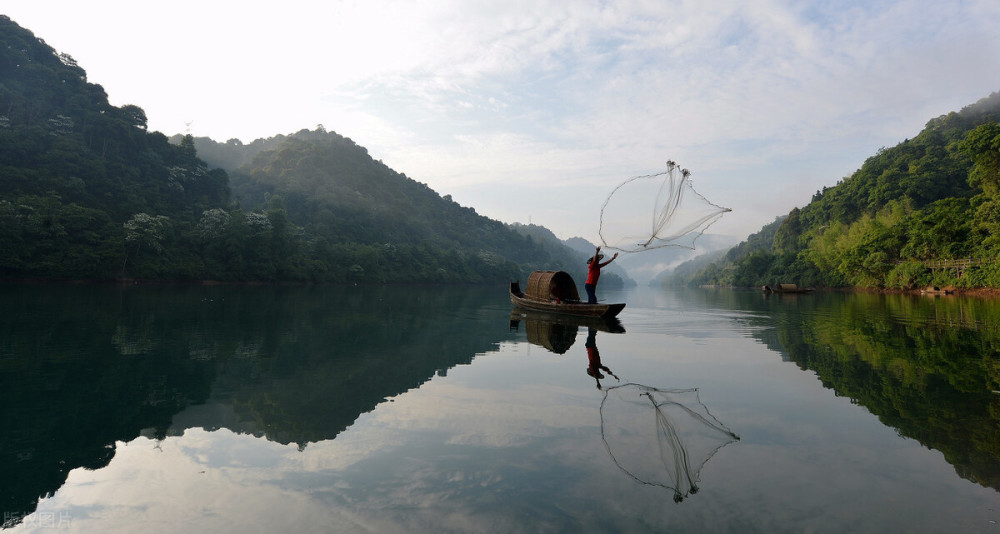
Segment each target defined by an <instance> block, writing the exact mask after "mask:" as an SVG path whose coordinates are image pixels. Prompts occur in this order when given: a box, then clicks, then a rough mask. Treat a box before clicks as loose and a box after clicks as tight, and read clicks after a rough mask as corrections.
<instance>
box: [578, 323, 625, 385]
mask: <svg viewBox="0 0 1000 534" xmlns="http://www.w3.org/2000/svg"><path fill="white" fill-rule="evenodd" d="M585 346H586V347H587V359H588V360H590V365H588V366H587V374H588V375H590V376H592V377H594V380H595V381H596V382H597V389H601V379H602V378H604V375H603V374H601V371H604V372H605V373H608V374H609V375H611V376H614V377H615V380H618V381H619V382H621V380H619V379H618V377H617V376H615V374H614V373H612V372H611V369H608V367H607V366H606V365H603V364H601V353H600V351H598V350H597V330H596V329H594V328H588V329H587V342H586V344H585Z"/></svg>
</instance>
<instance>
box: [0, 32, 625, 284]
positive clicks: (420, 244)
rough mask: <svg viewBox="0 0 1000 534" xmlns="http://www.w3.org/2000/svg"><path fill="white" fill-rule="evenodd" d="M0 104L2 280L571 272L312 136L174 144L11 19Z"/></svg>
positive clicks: (359, 153)
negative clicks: (110, 97)
mask: <svg viewBox="0 0 1000 534" xmlns="http://www.w3.org/2000/svg"><path fill="white" fill-rule="evenodd" d="M0 110H3V112H2V115H0V277H3V278H25V277H42V278H92V279H120V278H129V279H131V278H141V279H159V280H204V279H213V280H224V281H304V282H367V283H387V282H447V283H487V282H488V283H500V282H506V281H508V280H511V279H516V278H523V277H526V275H527V273H529V272H530V271H532V270H535V269H566V270H570V269H576V268H577V266H578V265H579V258H578V256H577V255H576V254H575V253H574V252H572V251H571V250H570V249H568V248H566V247H564V246H563V245H562V244H560V243H554V242H550V241H549V240H536V239H533V238H531V237H529V236H527V235H523V234H521V233H519V232H517V231H515V230H514V229H513V228H511V227H508V226H507V225H505V224H503V223H501V222H499V221H495V220H492V219H489V218H486V217H483V216H480V215H478V214H477V213H476V211H475V209H473V208H471V207H464V206H460V205H458V204H457V203H455V202H454V201H452V199H451V198H450V196H444V197H442V196H440V195H439V194H438V193H436V192H434V191H433V190H431V189H430V188H429V187H428V186H427V185H425V184H422V183H418V182H416V181H414V180H411V179H410V178H408V177H406V175H405V174H401V173H398V172H396V171H394V170H392V169H390V168H389V167H387V166H386V165H384V164H382V163H381V162H379V161H375V160H373V159H372V158H371V157H370V156H369V155H368V152H367V150H365V149H364V148H363V147H360V146H358V145H356V144H355V143H354V142H353V141H352V140H351V139H349V138H347V137H344V136H341V135H339V134H336V133H334V132H328V131H326V130H325V128H323V127H321V126H320V127H317V128H316V129H315V130H312V131H310V130H302V131H300V132H297V133H295V134H291V135H277V136H275V137H272V138H269V139H263V140H258V141H255V142H253V143H250V144H247V145H243V144H242V143H241V142H239V141H236V140H231V141H229V142H226V143H216V142H214V141H212V140H210V139H200V140H198V141H196V140H195V139H194V138H192V137H191V136H178V137H175V139H174V141H175V142H174V143H170V142H169V141H168V139H167V137H166V136H164V135H163V134H161V133H159V132H150V131H148V130H147V126H146V117H145V113H144V111H143V110H142V108H140V107H139V106H137V105H127V106H122V107H115V106H112V105H110V104H109V102H108V98H107V95H106V93H105V92H104V91H103V89H102V88H101V86H100V85H96V84H93V83H90V82H88V81H87V74H86V72H85V71H84V70H83V69H82V68H80V67H79V65H77V64H76V62H75V61H74V60H73V58H72V57H71V56H69V55H68V54H57V53H56V52H55V51H54V50H53V49H52V48H51V47H50V46H48V45H47V44H46V43H45V42H44V41H43V40H41V39H39V38H36V37H35V36H34V35H33V34H32V33H31V32H30V31H28V30H26V29H23V28H21V27H19V26H18V25H17V24H15V23H14V22H12V21H11V20H10V19H9V18H8V17H5V16H0ZM203 156H204V157H203ZM206 160H209V161H211V164H209V163H208V162H206ZM227 171H229V172H227ZM608 283H609V284H611V283H613V279H612V278H610V277H609V280H608Z"/></svg>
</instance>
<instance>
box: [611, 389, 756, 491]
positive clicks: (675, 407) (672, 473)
mask: <svg viewBox="0 0 1000 534" xmlns="http://www.w3.org/2000/svg"><path fill="white" fill-rule="evenodd" d="M601 438H602V439H603V440H604V445H605V447H606V448H607V450H608V454H610V455H611V459H612V460H613V461H614V463H615V465H616V466H618V468H619V469H621V470H622V471H624V472H625V473H626V474H627V475H628V476H630V477H631V478H633V479H634V480H636V481H637V482H640V483H642V484H646V485H650V486H659V487H663V488H667V489H670V490H672V491H673V498H674V502H681V501H682V500H684V498H685V497H687V496H688V495H690V494H694V493H697V492H698V473H699V472H700V471H701V468H702V467H703V466H704V465H705V463H706V462H708V460H709V459H710V458H711V457H712V456H713V455H715V453H716V451H718V450H719V449H721V448H722V447H724V446H726V445H728V444H730V443H733V442H735V441H738V440H739V439H740V438H739V436H737V435H736V434H734V433H733V432H732V431H731V430H729V429H728V428H726V426H725V425H723V424H722V423H721V422H719V420H718V419H716V418H715V417H714V416H713V415H712V414H711V413H709V411H708V408H707V407H706V406H705V405H704V404H702V403H701V400H699V398H698V390H697V389H696V388H695V389H657V388H653V387H648V386H643V385H640V384H634V383H628V384H622V385H620V386H614V387H610V388H608V389H606V390H605V392H604V400H603V401H601Z"/></svg>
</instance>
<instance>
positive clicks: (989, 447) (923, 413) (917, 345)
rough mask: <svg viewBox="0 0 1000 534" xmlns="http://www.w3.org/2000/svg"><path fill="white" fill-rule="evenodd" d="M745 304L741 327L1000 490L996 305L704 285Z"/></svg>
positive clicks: (967, 474)
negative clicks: (779, 294)
mask: <svg viewBox="0 0 1000 534" xmlns="http://www.w3.org/2000/svg"><path fill="white" fill-rule="evenodd" d="M709 295H711V296H710V297H709V298H712V299H717V302H724V304H723V305H726V306H734V307H738V308H742V309H744V310H747V311H750V312H752V313H750V314H748V321H749V322H750V323H751V324H755V325H756V326H758V327H767V328H753V329H750V330H749V332H750V333H751V335H752V336H753V337H755V338H757V339H759V340H760V341H761V342H763V343H765V344H766V345H767V346H768V347H769V348H771V349H773V350H775V351H777V352H779V353H780V354H782V355H783V357H784V358H786V359H787V360H790V361H792V362H794V363H795V364H796V365H798V366H799V367H800V368H801V369H803V370H808V371H812V372H815V373H816V374H817V375H818V376H819V378H820V380H821V381H822V383H823V385H824V386H825V387H827V388H830V389H833V390H834V391H835V392H836V393H837V395H840V396H844V397H849V398H851V399H852V402H855V403H856V404H859V405H861V406H864V407H865V408H866V409H868V410H869V411H870V412H871V413H873V414H874V415H876V416H878V418H879V420H880V421H882V423H884V424H886V425H889V426H891V427H893V428H896V429H897V430H898V431H899V433H900V435H903V436H906V437H910V438H913V439H916V440H918V441H920V443H922V444H923V445H925V446H927V447H930V448H933V449H936V450H939V451H941V452H942V453H944V456H945V458H946V459H947V460H948V462H949V463H951V464H952V465H953V466H954V467H955V471H956V472H957V473H958V474H959V475H960V476H962V477H964V478H966V479H969V480H972V481H975V482H977V483H979V484H982V485H983V486H986V487H990V488H993V489H997V490H1000V431H998V429H1000V394H998V393H997V391H1000V302H998V301H997V300H990V299H977V298H952V297H947V298H928V297H924V296H911V295H878V294H864V293H862V294H841V293H814V294H811V295H798V296H797V297H798V298H793V299H785V298H782V299H773V298H772V299H768V298H766V297H763V296H761V295H759V294H753V293H751V292H736V291H728V292H722V291H720V292H709Z"/></svg>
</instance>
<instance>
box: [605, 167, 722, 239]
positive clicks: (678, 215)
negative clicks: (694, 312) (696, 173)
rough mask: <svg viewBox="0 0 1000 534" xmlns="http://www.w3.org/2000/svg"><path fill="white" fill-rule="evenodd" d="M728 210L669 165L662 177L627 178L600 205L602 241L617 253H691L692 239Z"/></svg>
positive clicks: (680, 171)
mask: <svg viewBox="0 0 1000 534" xmlns="http://www.w3.org/2000/svg"><path fill="white" fill-rule="evenodd" d="M647 208H648V209H647ZM728 211H732V210H730V209H729V208H723V207H721V206H717V205H715V204H713V203H711V202H709V201H708V200H707V199H706V198H705V197H703V196H701V195H700V194H699V193H698V192H697V191H695V190H694V187H693V186H692V185H691V173H690V172H689V171H688V170H687V169H681V168H680V167H678V166H677V164H676V163H674V162H673V161H668V162H667V171H666V172H662V173H658V174H650V175H646V176H636V177H634V178H629V179H628V180H626V181H624V182H623V183H622V184H621V185H619V186H618V187H616V188H615V189H614V190H613V191H611V194H610V195H608V198H607V200H605V201H604V205H603V206H601V226H600V236H601V242H602V244H603V246H604V247H605V248H610V249H614V250H618V251H621V252H642V251H644V250H651V249H655V248H660V247H685V248H690V249H693V248H694V242H695V240H697V239H698V237H699V236H701V234H703V233H704V232H705V230H707V229H708V227H709V226H711V225H712V224H714V223H715V222H716V221H718V220H719V219H720V218H722V215H723V214H724V213H726V212H728Z"/></svg>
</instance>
